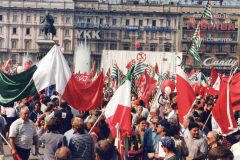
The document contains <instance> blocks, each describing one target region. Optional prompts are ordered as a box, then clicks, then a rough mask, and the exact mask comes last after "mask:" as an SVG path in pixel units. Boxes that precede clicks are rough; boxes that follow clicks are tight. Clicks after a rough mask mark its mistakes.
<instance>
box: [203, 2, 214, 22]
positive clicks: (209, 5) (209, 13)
mask: <svg viewBox="0 0 240 160" xmlns="http://www.w3.org/2000/svg"><path fill="white" fill-rule="evenodd" d="M203 15H205V16H206V17H208V18H210V19H211V24H212V25H213V26H215V23H214V16H213V12H212V3H211V0H209V1H208V3H207V5H206V6H205V8H204V10H203Z"/></svg>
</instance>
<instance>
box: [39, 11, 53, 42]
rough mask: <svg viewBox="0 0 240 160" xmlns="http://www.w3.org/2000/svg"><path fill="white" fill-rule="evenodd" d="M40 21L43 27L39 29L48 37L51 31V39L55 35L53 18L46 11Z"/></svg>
mask: <svg viewBox="0 0 240 160" xmlns="http://www.w3.org/2000/svg"><path fill="white" fill-rule="evenodd" d="M40 23H43V28H42V29H41V30H42V31H43V32H44V35H46V36H48V38H49V39H50V33H52V39H53V37H54V36H55V35H56V28H55V27H54V25H53V23H54V19H53V17H52V16H51V15H50V14H49V12H48V11H46V12H45V16H44V19H43V20H42V21H41V22H40Z"/></svg>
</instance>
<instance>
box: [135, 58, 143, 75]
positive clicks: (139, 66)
mask: <svg viewBox="0 0 240 160" xmlns="http://www.w3.org/2000/svg"><path fill="white" fill-rule="evenodd" d="M143 72H144V64H143V62H138V63H137V64H136V65H135V68H134V76H135V77H138V76H139V75H140V74H143Z"/></svg>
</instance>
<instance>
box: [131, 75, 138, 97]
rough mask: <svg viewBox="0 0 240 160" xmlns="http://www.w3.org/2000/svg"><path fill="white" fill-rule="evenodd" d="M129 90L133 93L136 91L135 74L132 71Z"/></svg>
mask: <svg viewBox="0 0 240 160" xmlns="http://www.w3.org/2000/svg"><path fill="white" fill-rule="evenodd" d="M131 91H132V92H133V93H137V92H136V83H135V76H134V74H133V73H132V74H131Z"/></svg>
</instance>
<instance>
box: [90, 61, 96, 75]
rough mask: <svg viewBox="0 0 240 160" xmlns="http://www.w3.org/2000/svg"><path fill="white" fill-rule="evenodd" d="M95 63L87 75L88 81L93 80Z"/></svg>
mask: <svg viewBox="0 0 240 160" xmlns="http://www.w3.org/2000/svg"><path fill="white" fill-rule="evenodd" d="M95 72H96V71H95V61H94V62H93V65H92V69H91V71H90V73H89V79H91V78H93V77H94V76H95Z"/></svg>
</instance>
